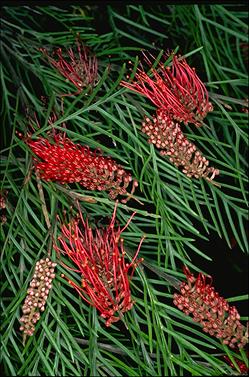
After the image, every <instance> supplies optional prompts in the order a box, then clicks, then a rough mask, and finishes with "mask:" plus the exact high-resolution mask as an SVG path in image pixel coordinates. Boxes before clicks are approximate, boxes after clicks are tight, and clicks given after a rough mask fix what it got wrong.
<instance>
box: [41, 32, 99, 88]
mask: <svg viewBox="0 0 249 377" xmlns="http://www.w3.org/2000/svg"><path fill="white" fill-rule="evenodd" d="M76 44H77V54H75V53H74V51H73V49H72V48H69V49H68V50H67V52H66V55H67V58H64V57H63V55H62V49H61V48H58V49H57V50H55V52H54V55H57V59H53V58H52V57H50V56H49V55H48V52H47V50H46V49H45V48H40V51H42V52H43V53H44V54H45V55H47V57H48V60H49V62H50V63H51V64H52V65H53V66H54V67H55V68H56V69H58V71H59V72H60V74H61V75H62V76H64V77H66V79H68V80H69V81H71V82H72V83H73V84H74V85H75V86H76V88H77V89H78V92H77V93H75V94H78V93H80V92H81V91H82V90H83V89H84V88H86V87H88V86H90V87H93V86H95V85H96V83H97V76H98V62H97V59H96V56H95V55H92V56H91V55H90V51H89V48H88V47H86V46H84V45H82V43H81V42H80V41H79V39H77V41H76ZM68 60H69V62H68Z"/></svg>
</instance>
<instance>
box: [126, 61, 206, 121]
mask: <svg viewBox="0 0 249 377" xmlns="http://www.w3.org/2000/svg"><path fill="white" fill-rule="evenodd" d="M144 56H145V60H146V61H147V62H148V63H149V64H150V65H151V64H152V63H151V61H150V59H149V58H148V56H146V55H145V54H144ZM169 56H170V55H169V54H168V55H165V61H166V60H167V59H168V58H169ZM153 59H155V58H153ZM150 71H151V73H152V75H151V76H149V75H148V74H146V73H145V72H144V70H143V69H141V68H138V70H137V73H136V75H135V79H136V81H134V82H132V83H127V82H125V81H122V82H121V85H123V86H125V87H126V88H129V89H131V90H133V91H134V92H137V93H140V94H143V95H145V96H146V97H147V98H149V99H150V100H151V101H152V102H153V103H154V105H155V106H156V107H157V108H159V109H162V110H164V112H165V113H166V114H167V115H169V116H170V117H171V118H172V119H175V120H176V121H179V122H184V123H185V124H188V123H194V124H195V125H196V126H197V127H199V126H201V125H202V121H203V119H204V118H205V117H206V115H207V113H208V112H210V111H212V110H213V106H212V104H211V103H210V102H209V97H208V92H207V89H206V88H205V85H204V84H203V83H202V81H201V80H200V79H199V77H198V76H197V74H196V73H195V69H194V68H191V67H190V66H189V65H188V63H187V62H186V60H185V59H183V58H181V57H180V56H176V55H172V64H171V67H169V66H167V67H165V62H164V63H163V62H159V64H158V68H157V69H155V68H151V70H150Z"/></svg>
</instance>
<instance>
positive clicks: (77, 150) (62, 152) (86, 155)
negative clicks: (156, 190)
mask: <svg viewBox="0 0 249 377" xmlns="http://www.w3.org/2000/svg"><path fill="white" fill-rule="evenodd" d="M26 142H27V144H28V145H29V147H30V148H31V150H32V151H33V153H34V154H35V157H34V166H35V169H36V170H38V171H39V173H40V177H41V179H44V180H46V181H56V182H59V183H62V184H64V183H76V182H78V183H79V184H80V185H82V186H83V187H85V188H87V189H88V190H99V191H102V190H104V191H108V192H109V196H110V198H111V199H115V198H116V196H117V195H127V196H128V198H127V199H124V200H123V202H125V201H127V200H128V199H129V198H130V197H131V196H132V194H133V192H134V190H135V187H137V185H138V183H137V181H136V180H133V185H132V191H131V193H130V194H128V193H127V187H128V186H129V184H130V182H132V176H131V174H130V173H128V172H126V171H125V170H124V169H123V168H122V166H121V165H119V164H117V163H116V162H115V161H114V160H113V159H111V158H110V157H104V156H102V154H101V151H99V150H94V151H91V150H90V148H89V147H88V146H82V145H80V144H74V143H73V142H72V141H71V140H70V139H68V138H66V137H64V136H63V135H61V134H54V136H53V142H50V141H49V140H48V139H45V138H43V137H39V138H38V139H37V140H32V139H30V138H28V139H27V141H26Z"/></svg>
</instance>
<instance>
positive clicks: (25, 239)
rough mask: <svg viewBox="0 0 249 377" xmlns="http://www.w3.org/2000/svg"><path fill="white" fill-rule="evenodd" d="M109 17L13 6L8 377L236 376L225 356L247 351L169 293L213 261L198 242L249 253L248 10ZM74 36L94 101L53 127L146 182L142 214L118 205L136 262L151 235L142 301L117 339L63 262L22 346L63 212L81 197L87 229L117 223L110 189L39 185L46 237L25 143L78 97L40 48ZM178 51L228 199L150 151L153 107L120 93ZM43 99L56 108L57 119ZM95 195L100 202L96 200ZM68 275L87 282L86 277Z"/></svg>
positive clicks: (6, 53)
mask: <svg viewBox="0 0 249 377" xmlns="http://www.w3.org/2000/svg"><path fill="white" fill-rule="evenodd" d="M99 13H101V12H100V11H98V6H96V7H87V6H86V7H80V6H70V7H68V8H67V9H62V8H57V7H55V6H48V7H47V6H36V7H33V8H31V7H29V6H19V7H4V8H3V19H2V56H3V65H2V68H1V84H2V88H3V96H2V107H1V108H2V110H1V115H2V119H3V123H2V124H3V126H2V140H3V144H4V147H3V150H2V159H1V173H2V176H3V179H2V183H1V188H0V189H1V190H8V196H7V207H6V216H7V222H6V223H5V224H4V225H2V227H1V237H2V240H3V248H2V253H1V264H2V297H3V298H2V301H1V305H2V313H3V320H2V334H3V335H2V352H1V355H2V362H3V365H4V373H5V375H13V376H14V375H28V376H35V375H50V376H56V375H62V376H68V375H75V376H81V375H84V376H85V375H91V376H113V375H115V376H124V375H128V376H144V375H146V376H163V375H165V376H175V375H180V376H182V375H185V374H186V373H189V374H190V375H193V376H197V375H203V376H205V375H211V376H215V375H224V374H225V375H230V374H232V373H233V372H234V371H233V370H232V368H231V367H229V366H228V365H227V363H226V362H225V361H224V359H223V356H224V355H225V354H227V355H230V358H237V359H239V360H245V353H243V351H241V354H237V353H235V352H233V351H231V350H228V349H227V348H226V347H224V346H223V345H221V343H220V342H219V341H218V340H216V339H213V338H212V337H210V336H208V335H206V334H205V333H203V332H202V330H201V328H200V327H199V326H198V325H197V324H195V323H194V322H193V321H192V320H191V319H190V318H188V317H186V316H185V315H184V314H183V313H181V312H180V311H179V310H178V309H176V308H175V307H174V306H173V303H172V295H173V292H174V289H172V285H174V283H172V282H174V281H177V280H176V279H183V278H184V276H183V274H182V273H181V272H179V271H180V270H181V267H182V265H183V264H185V265H187V266H189V267H190V268H191V269H192V270H195V271H200V268H199V267H198V266H197V265H195V264H194V263H193V262H192V259H191V256H193V255H198V256H199V257H201V258H204V259H206V260H207V261H211V260H212V258H211V257H210V256H209V254H208V251H207V250H200V249H199V248H198V247H197V246H196V245H195V242H196V240H201V239H202V240H206V241H208V240H209V237H210V234H212V233H217V234H218V235H219V236H220V237H221V238H223V239H224V240H225V241H226V242H227V244H228V245H229V246H231V245H230V244H231V241H230V240H231V235H232V237H234V238H235V240H236V242H237V244H238V246H239V248H240V249H241V252H244V253H246V252H248V242H247V235H246V221H247V219H248V187H247V183H248V180H247V175H246V173H247V169H248V162H247V158H246V154H247V144H248V138H247V121H248V117H247V115H246V114H244V113H243V112H241V108H242V107H243V105H245V104H244V100H245V97H246V86H247V82H248V81H247V70H246V68H247V67H246V63H245V56H244V55H243V50H242V49H241V47H240V46H241V44H242V43H245V42H248V40H247V38H246V30H247V23H246V17H247V16H248V14H247V12H246V11H244V10H243V9H240V8H239V7H238V9H236V11H234V10H233V8H231V9H230V6H221V5H212V6H207V5H202V6H198V5H194V6H192V5H191V6H182V5H178V6H173V5H172V6H165V5H155V6H153V7H150V6H149V5H148V6H145V5H144V6H143V5H127V6H123V7H122V8H121V9H119V7H117V6H116V5H115V4H113V5H110V6H107V7H105V11H104V14H103V15H101V14H99ZM101 16H102V17H103V19H102V22H105V23H107V24H108V31H107V32H106V33H100V32H99V33H98V32H97V31H96V30H95V26H96V25H97V23H98V21H97V20H98V18H97V17H100V21H101ZM51 25H52V26H53V27H51ZM50 27H51V28H52V30H51V29H50ZM77 33H80V36H81V38H82V40H83V41H84V42H85V43H86V44H87V45H88V46H90V47H91V49H92V50H93V51H94V52H95V53H96V55H97V57H98V59H99V71H98V72H99V73H98V74H99V82H98V85H97V86H96V87H95V88H94V89H93V91H92V92H88V91H87V90H85V91H83V92H82V93H81V94H80V95H78V96H73V97H65V98H64V101H63V115H62V116H61V117H60V118H59V119H58V120H57V121H56V122H55V123H54V128H55V129H58V130H62V131H64V128H63V123H64V122H66V123H67V129H66V130H65V131H66V134H67V136H68V137H69V138H71V139H72V140H73V141H75V142H77V143H80V144H83V145H84V144H87V145H89V146H90V148H101V149H102V151H103V153H104V155H109V156H111V157H113V158H114V159H116V160H117V161H118V162H119V163H120V164H121V165H122V166H123V167H124V168H125V169H126V170H127V171H130V172H131V173H132V176H133V177H134V178H136V179H137V180H138V182H139V186H138V190H137V191H136V192H135V197H136V198H137V199H139V200H140V201H142V202H143V204H144V205H143V206H142V205H140V204H138V203H137V202H136V201H134V200H130V201H129V202H128V203H127V204H122V203H120V204H119V206H118V212H117V219H118V221H119V222H120V224H121V225H124V224H125V223H126V222H127V220H128V219H129V217H130V215H131V214H132V212H133V211H134V210H136V211H137V214H136V216H135V217H134V219H133V220H132V222H131V223H130V225H129V227H128V228H127V229H126V230H125V232H124V233H123V237H124V240H125V248H126V249H127V252H128V253H129V255H130V257H132V255H133V254H134V252H135V250H136V248H137V245H138V244H139V241H140V239H141V237H142V236H143V235H144V234H145V235H146V239H145V241H144V242H143V245H142V248H141V252H140V254H141V257H142V256H143V257H144V259H145V263H144V265H141V266H140V267H138V268H137V270H136V271H137V272H136V273H135V277H134V279H133V280H132V282H131V289H132V297H133V298H134V300H135V302H136V304H135V305H134V307H133V308H132V310H131V311H130V312H128V313H127V314H125V316H124V318H123V320H122V322H121V321H120V322H118V323H117V324H115V325H112V326H111V327H110V328H106V327H105V325H104V320H103V319H101V318H100V316H99V315H98V313H97V312H96V310H95V309H94V308H92V307H89V305H87V304H86V303H85V302H83V301H82V300H81V299H80V297H78V294H77V292H76V291H74V290H73V289H72V288H71V287H70V286H69V284H68V283H67V282H65V280H64V279H62V278H61V276H60V275H61V274H62V273H65V274H67V275H68V271H67V270H65V268H64V267H63V265H58V267H57V274H56V279H55V280H54V285H53V289H52V291H51V293H50V295H49V299H48V303H47V306H46V310H45V312H44V313H43V315H42V318H41V320H40V321H39V322H38V324H37V326H36V331H35V334H34V336H33V337H31V338H29V339H28V341H27V343H26V345H25V346H23V345H22V338H21V333H20V331H19V326H20V325H19V321H18V320H19V318H20V316H21V306H22V303H23V300H24V298H25V294H26V290H27V287H28V284H29V282H30V279H31V276H32V273H33V267H34V265H35V262H36V261H37V260H38V259H39V258H42V257H44V256H45V255H46V254H47V252H48V251H51V252H52V257H53V259H55V258H56V255H55V252H54V250H53V249H52V240H53V239H56V238H57V236H58V235H59V229H58V223H57V221H56V219H57V216H58V215H59V216H60V217H63V213H64V212H65V211H66V213H67V214H68V215H69V214H70V213H75V209H74V205H75V194H76V195H78V196H77V198H78V199H79V200H80V199H82V200H80V205H81V208H82V212H83V213H84V214H86V213H87V214H88V216H89V217H90V220H96V221H97V220H99V219H100V218H106V217H107V218H110V216H111V214H112V211H113V208H114V204H115V203H114V202H113V201H112V200H110V199H109V198H108V195H107V194H106V193H105V192H89V191H87V190H84V189H83V188H82V187H81V186H79V185H78V184H75V185H74V186H71V187H69V186H61V185H59V184H56V183H52V182H41V184H42V188H43V191H44V195H45V200H46V206H47V209H48V216H49V220H50V222H51V224H52V230H51V232H48V230H47V226H46V222H45V218H44V214H43V211H42V203H41V198H40V196H39V190H38V187H37V181H36V177H35V174H34V172H33V170H31V167H32V159H31V153H30V150H29V148H28V147H27V145H26V144H25V143H24V141H23V140H20V138H19V137H17V136H16V133H15V132H16V131H18V132H20V131H21V132H22V133H25V132H26V131H27V126H28V124H27V119H26V118H25V110H26V108H28V109H29V110H31V112H32V111H35V112H36V113H37V116H38V119H39V123H40V129H37V130H36V132H35V134H34V136H37V135H41V136H45V135H46V132H47V131H48V130H49V128H50V126H49V125H48V117H49V114H50V111H51V109H52V107H55V108H57V109H58V111H59V110H60V101H59V98H60V97H59V95H60V94H61V93H67V92H68V93H73V90H74V88H73V86H72V85H71V84H70V83H68V82H66V80H65V79H64V78H63V77H62V76H60V74H59V73H58V72H57V71H56V70H55V69H54V68H52V67H51V66H50V65H49V64H48V63H47V61H46V59H45V58H44V57H43V56H42V54H41V53H40V51H39V50H38V48H39V47H46V48H48V49H49V51H51V52H52V50H53V48H54V47H58V46H61V47H63V48H67V47H70V46H71V45H72V44H73V43H74V41H75V37H76V34H77ZM183 41H184V42H183ZM168 47H169V48H172V49H176V48H179V50H180V52H181V53H182V54H183V55H185V56H187V57H188V61H189V62H190V63H191V64H192V63H194V64H195V65H196V67H197V71H198V73H200V76H201V78H202V79H203V81H207V82H206V85H207V88H208V90H209V92H210V98H211V101H212V103H213V105H214V111H213V112H212V113H210V114H209V115H208V117H207V118H206V119H205V125H204V126H203V127H201V128H199V129H196V128H195V127H193V126H189V127H186V128H185V130H184V131H185V133H186V135H187V137H188V138H189V139H190V140H193V141H194V143H195V144H196V145H197V146H198V147H199V148H200V150H201V151H202V152H203V154H204V155H205V157H206V158H207V159H209V160H210V162H211V163H212V165H213V166H215V167H216V168H218V169H220V175H219V176H218V178H217V179H216V181H217V182H219V183H220V185H221V187H220V188H219V187H216V186H214V185H212V184H211V183H208V182H206V181H203V180H195V179H193V180H191V179H189V178H187V177H186V176H185V175H184V174H183V173H181V172H180V171H179V170H178V169H177V168H175V167H174V166H173V165H171V164H170V162H169V161H168V160H167V159H166V158H164V157H162V156H160V154H159V152H158V150H156V149H155V148H154V146H152V145H149V144H148V143H147V139H146V137H145V136H144V135H143V134H142V133H141V131H140V128H141V122H142V118H143V116H144V114H147V115H152V114H153V113H154V111H155V109H154V107H153V106H151V104H150V103H149V102H148V101H147V100H146V99H145V98H144V97H142V96H139V95H136V94H133V93H131V92H130V91H129V90H127V89H124V88H122V87H121V86H120V85H119V84H120V81H121V80H123V79H125V75H126V74H127V73H128V69H127V66H126V62H127V61H128V60H131V61H132V62H133V63H134V70H133V72H132V73H131V75H133V74H134V72H135V69H136V66H137V64H138V57H137V56H136V55H137V54H139V51H140V50H141V48H146V49H147V48H149V49H152V51H154V52H153V53H154V54H159V53H160V51H161V50H162V49H164V50H166V49H167V48H168ZM109 55H111V57H110V58H109ZM109 59H110V61H109ZM41 95H46V96H48V97H49V104H48V109H47V110H46V111H44V108H43V105H42V102H41V100H40V96H41ZM84 198H94V199H95V203H91V202H89V201H86V200H85V199H84ZM72 208H73V209H72ZM63 260H64V257H62V258H61V261H62V262H63ZM64 261H65V260H64ZM214 262H215V261H214ZM206 272H208V271H206ZM69 274H70V275H71V277H72V279H73V280H75V281H78V282H79V283H80V277H79V276H78V275H77V274H76V273H74V272H70V273H69ZM245 299H247V297H246V296H245V295H244V292H242V294H241V296H239V297H232V298H230V299H229V300H230V301H233V302H235V303H236V301H237V302H238V301H242V300H245ZM243 319H246V318H245V317H243ZM234 364H235V368H236V369H235V370H236V371H237V372H239V370H238V366H237V365H236V362H234Z"/></svg>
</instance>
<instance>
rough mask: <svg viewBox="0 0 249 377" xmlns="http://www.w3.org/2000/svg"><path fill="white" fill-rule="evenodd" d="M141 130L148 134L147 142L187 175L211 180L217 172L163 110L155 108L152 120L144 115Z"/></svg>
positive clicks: (177, 124)
mask: <svg viewBox="0 0 249 377" xmlns="http://www.w3.org/2000/svg"><path fill="white" fill-rule="evenodd" d="M142 132H143V133H145V134H146V135H148V136H149V139H148V142H149V143H152V144H154V145H155V146H156V147H157V148H159V149H160V154H161V155H162V156H164V155H166V156H168V157H169V161H170V162H172V163H173V164H174V165H175V166H177V167H181V168H182V172H183V173H184V174H186V176H187V177H189V178H192V177H194V178H205V179H206V180H208V181H212V180H213V179H214V177H215V176H216V175H218V174H219V170H218V169H215V168H214V167H210V166H209V161H208V160H207V159H206V158H205V157H204V156H203V155H202V153H201V152H200V151H199V150H197V148H196V146H195V145H194V144H193V143H191V142H189V141H188V139H187V138H186V137H185V136H184V134H183V132H182V130H181V127H180V125H179V123H177V122H176V121H175V120H173V119H172V118H171V117H170V116H169V115H167V114H166V113H165V112H164V110H157V112H156V115H155V116H154V117H153V119H152V120H150V118H148V117H145V119H144V122H143V123H142ZM212 183H214V182H212ZM214 184H216V185H218V184H217V183H214Z"/></svg>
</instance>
